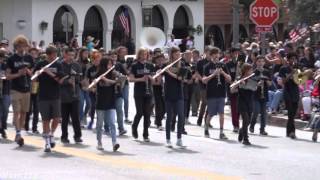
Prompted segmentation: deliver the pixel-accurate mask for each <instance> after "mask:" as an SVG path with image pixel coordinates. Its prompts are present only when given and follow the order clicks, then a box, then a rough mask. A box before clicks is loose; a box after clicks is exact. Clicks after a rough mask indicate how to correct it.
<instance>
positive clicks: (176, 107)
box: [166, 99, 185, 140]
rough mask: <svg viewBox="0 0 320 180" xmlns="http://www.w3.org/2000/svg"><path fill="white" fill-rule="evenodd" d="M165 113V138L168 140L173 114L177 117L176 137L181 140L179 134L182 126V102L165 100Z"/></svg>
mask: <svg viewBox="0 0 320 180" xmlns="http://www.w3.org/2000/svg"><path fill="white" fill-rule="evenodd" d="M166 111H167V120H166V138H167V140H170V133H171V124H172V121H173V118H175V117H173V116H174V114H177V115H178V132H177V137H178V139H181V133H182V130H183V125H184V117H185V116H184V100H182V99H181V100H178V101H168V100H166Z"/></svg>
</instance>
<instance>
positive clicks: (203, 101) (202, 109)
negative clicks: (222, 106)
mask: <svg viewBox="0 0 320 180" xmlns="http://www.w3.org/2000/svg"><path fill="white" fill-rule="evenodd" d="M211 48H212V46H207V47H206V48H205V50H204V53H205V58H203V59H202V60H200V61H198V63H197V75H198V76H199V79H202V77H203V75H204V74H203V69H204V66H205V65H206V64H207V63H209V62H210V59H211V57H210V53H209V51H210V49H211ZM200 87H201V90H200V96H201V103H200V110H199V116H198V120H197V124H198V126H201V124H202V119H203V116H205V117H204V118H205V119H206V118H207V112H206V108H207V98H206V96H207V95H206V91H207V90H206V86H205V84H203V83H202V81H200Z"/></svg>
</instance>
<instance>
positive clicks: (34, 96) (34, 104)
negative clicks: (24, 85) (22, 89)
mask: <svg viewBox="0 0 320 180" xmlns="http://www.w3.org/2000/svg"><path fill="white" fill-rule="evenodd" d="M29 54H30V55H31V57H32V60H33V63H34V64H36V63H37V62H38V61H39V50H38V49H36V48H31V49H30V50H29ZM38 86H39V85H38V82H31V96H30V110H29V112H27V115H26V122H25V126H24V127H25V130H26V131H29V122H30V116H31V114H32V133H34V134H40V132H39V131H38V127H37V126H38V122H39V106H38Z"/></svg>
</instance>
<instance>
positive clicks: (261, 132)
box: [260, 131, 268, 136]
mask: <svg viewBox="0 0 320 180" xmlns="http://www.w3.org/2000/svg"><path fill="white" fill-rule="evenodd" d="M260 135H261V136H268V133H267V132H266V131H260Z"/></svg>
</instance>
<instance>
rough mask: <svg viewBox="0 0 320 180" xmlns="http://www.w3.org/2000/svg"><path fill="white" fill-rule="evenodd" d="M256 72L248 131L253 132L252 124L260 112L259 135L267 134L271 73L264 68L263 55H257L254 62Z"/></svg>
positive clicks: (253, 124)
mask: <svg viewBox="0 0 320 180" xmlns="http://www.w3.org/2000/svg"><path fill="white" fill-rule="evenodd" d="M255 65H256V70H255V71H254V73H255V74H256V77H257V80H259V82H258V88H257V91H256V92H255V93H254V106H253V107H254V108H253V115H252V118H251V122H250V128H249V131H250V132H251V133H253V132H254V126H255V124H256V122H257V118H258V115H259V114H260V135H264V136H266V135H268V133H267V132H266V131H265V127H266V120H267V102H268V89H269V87H270V86H271V84H272V82H271V80H270V79H271V75H270V73H269V71H268V70H267V69H265V68H264V65H265V57H263V56H258V57H257V59H256V62H255Z"/></svg>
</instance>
